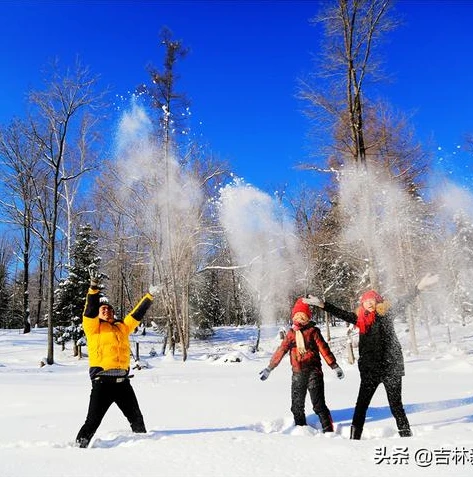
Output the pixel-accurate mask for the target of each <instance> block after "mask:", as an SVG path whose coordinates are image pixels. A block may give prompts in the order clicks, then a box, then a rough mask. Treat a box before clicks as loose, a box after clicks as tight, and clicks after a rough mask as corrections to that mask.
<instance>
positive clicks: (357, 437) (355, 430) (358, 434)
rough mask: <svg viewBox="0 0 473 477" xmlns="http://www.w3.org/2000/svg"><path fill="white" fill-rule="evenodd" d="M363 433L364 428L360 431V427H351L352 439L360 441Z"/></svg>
mask: <svg viewBox="0 0 473 477" xmlns="http://www.w3.org/2000/svg"><path fill="white" fill-rule="evenodd" d="M362 432H363V428H361V429H360V428H359V427H355V426H351V429H350V439H355V440H357V441H358V440H360V439H361V434H362Z"/></svg>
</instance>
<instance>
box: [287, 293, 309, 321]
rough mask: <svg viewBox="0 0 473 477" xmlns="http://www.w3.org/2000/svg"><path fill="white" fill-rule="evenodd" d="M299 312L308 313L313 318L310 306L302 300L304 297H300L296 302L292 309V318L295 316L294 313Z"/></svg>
mask: <svg viewBox="0 0 473 477" xmlns="http://www.w3.org/2000/svg"><path fill="white" fill-rule="evenodd" d="M298 312H301V313H304V314H306V315H307V316H308V317H309V319H310V318H312V312H311V311H310V307H309V305H308V304H307V303H304V302H303V301H302V298H298V299H297V300H296V303H295V304H294V306H293V308H292V311H291V319H292V318H294V315H295V314H296V313H298Z"/></svg>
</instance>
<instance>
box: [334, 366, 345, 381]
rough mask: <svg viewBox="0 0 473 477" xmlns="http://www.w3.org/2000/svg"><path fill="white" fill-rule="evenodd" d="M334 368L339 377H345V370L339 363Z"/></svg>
mask: <svg viewBox="0 0 473 477" xmlns="http://www.w3.org/2000/svg"><path fill="white" fill-rule="evenodd" d="M333 370H334V371H335V374H336V375H337V378H338V379H343V378H344V377H345V373H344V372H343V370H342V368H340V366H338V364H337V366H335V367H334V368H333Z"/></svg>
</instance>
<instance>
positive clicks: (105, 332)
mask: <svg viewBox="0 0 473 477" xmlns="http://www.w3.org/2000/svg"><path fill="white" fill-rule="evenodd" d="M152 302H153V296H152V295H150V294H149V293H147V294H146V295H145V296H144V297H143V298H142V299H141V300H140V301H139V302H138V304H137V305H136V306H135V308H133V310H132V311H131V312H130V313H128V314H127V315H126V316H125V319H124V320H123V321H115V322H114V323H109V322H107V321H104V320H100V319H99V318H98V314H99V307H100V295H99V289H97V288H89V291H88V293H87V298H86V301H85V308H84V314H83V317H82V327H83V329H84V332H85V336H86V338H87V349H88V352H89V366H90V369H89V374H90V377H91V378H92V379H93V378H94V377H95V376H96V375H97V373H99V372H100V371H104V370H105V371H107V370H110V369H123V370H128V369H129V368H130V340H129V336H130V334H131V333H133V331H134V330H135V328H136V327H137V326H138V325H139V324H140V321H141V319H142V318H143V317H144V315H145V313H146V311H147V310H148V308H149V307H150V306H151V303H152Z"/></svg>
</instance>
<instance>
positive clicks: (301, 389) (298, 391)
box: [291, 370, 333, 432]
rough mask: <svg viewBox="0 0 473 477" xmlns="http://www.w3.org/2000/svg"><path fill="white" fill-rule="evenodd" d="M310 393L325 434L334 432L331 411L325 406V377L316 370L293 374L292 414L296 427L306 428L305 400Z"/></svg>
mask: <svg viewBox="0 0 473 477" xmlns="http://www.w3.org/2000/svg"><path fill="white" fill-rule="evenodd" d="M307 391H309V396H310V400H311V402H312V407H313V409H314V412H315V414H317V415H318V416H319V419H320V424H321V425H322V430H323V432H333V422H332V416H331V414H330V411H329V409H328V407H327V405H326V404H325V390H324V377H323V375H322V374H320V373H319V372H317V371H316V370H311V371H302V372H299V373H292V385H291V400H292V405H291V412H292V414H293V415H294V422H295V424H296V426H305V425H306V424H307V422H306V416H305V399H306V395H307Z"/></svg>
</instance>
